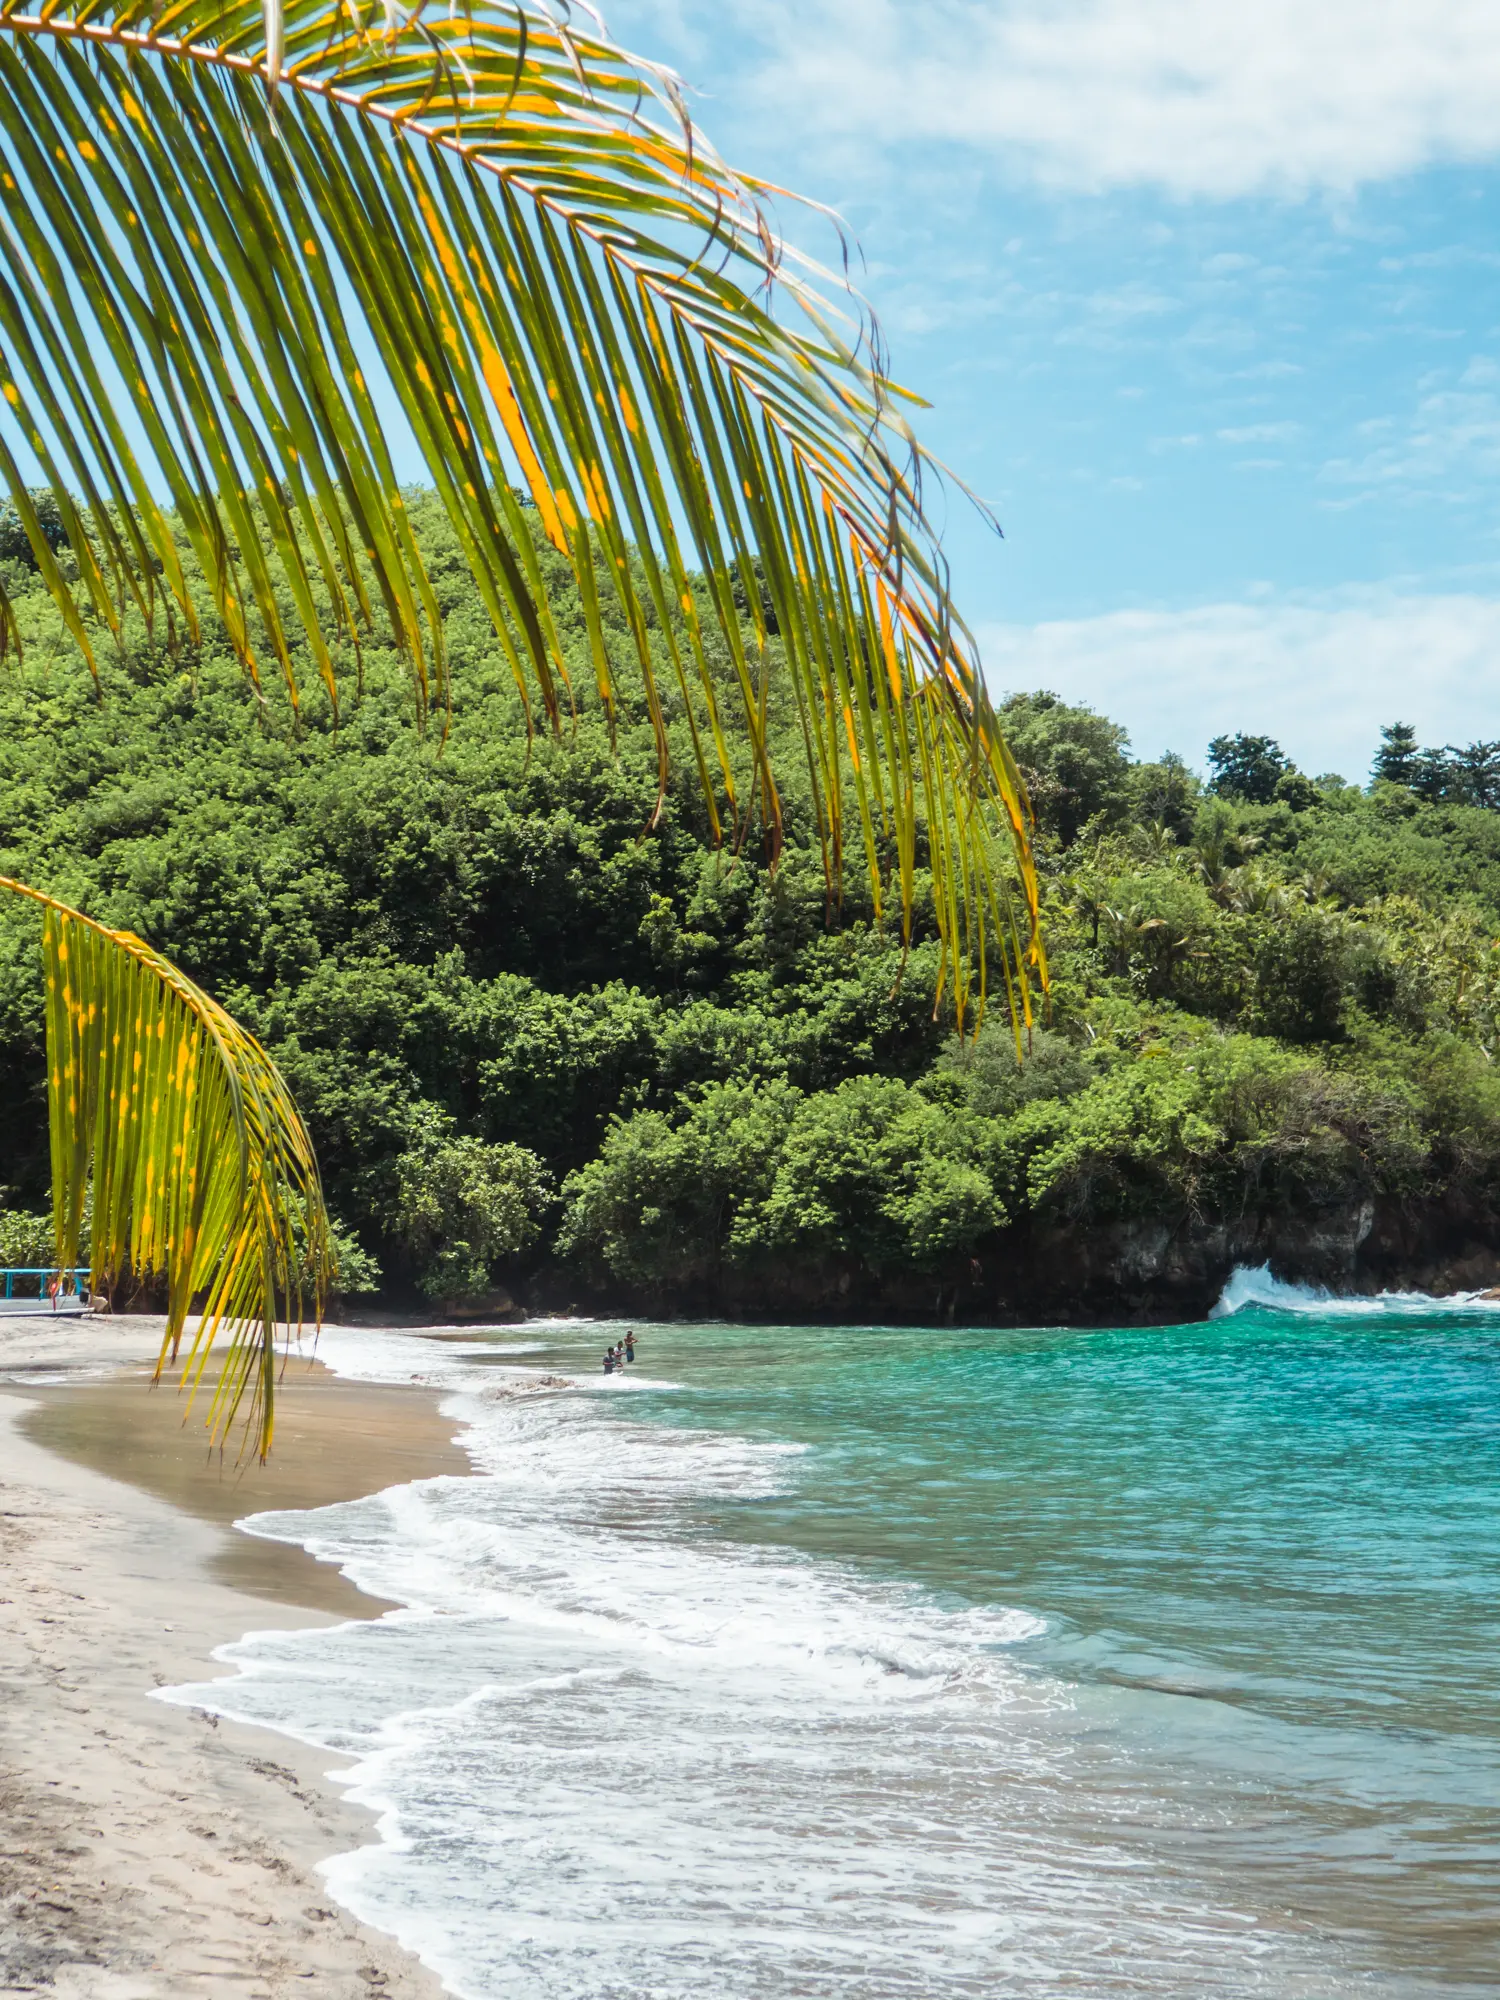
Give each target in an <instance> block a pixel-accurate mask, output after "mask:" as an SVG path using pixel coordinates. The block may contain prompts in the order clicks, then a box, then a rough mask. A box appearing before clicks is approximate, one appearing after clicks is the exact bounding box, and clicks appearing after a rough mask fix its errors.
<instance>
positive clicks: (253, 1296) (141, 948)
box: [0, 876, 334, 1458]
mask: <svg viewBox="0 0 1500 2000" xmlns="http://www.w3.org/2000/svg"><path fill="white" fill-rule="evenodd" d="M0 890H3V891H8V892H9V893H11V894H14V895H17V896H22V897H25V898H27V899H28V900H29V901H31V902H33V903H36V904H38V905H40V907H41V909H42V912H43V922H42V954H43V965H44V972H45V980H46V994H47V1006H46V1018H47V1093H48V1110H49V1115H50V1124H51V1133H52V1200H53V1219H54V1224H55V1228H56V1237H57V1259H58V1263H59V1265H60V1266H61V1267H62V1268H63V1269H64V1270H71V1269H72V1268H73V1267H74V1266H76V1265H77V1264H78V1261H79V1245H80V1241H81V1237H82V1232H83V1224H84V1216H85V1212H86V1202H87V1198H88V1197H89V1195H90V1194H92V1198H93V1211H92V1217H91V1221H90V1248H89V1268H90V1277H91V1286H92V1288H93V1289H95V1290H104V1289H113V1288H114V1287H115V1286H116V1285H117V1284H118V1283H120V1282H121V1281H122V1280H124V1279H126V1278H136V1279H141V1278H147V1277H155V1278H157V1279H158V1280H161V1281H163V1282H164V1283H165V1286H166V1294H167V1323H166V1329H165V1332H164V1334H163V1338H162V1347H161V1353H160V1356H159V1358H158V1361H157V1375H158V1377H160V1375H161V1374H162V1372H163V1370H164V1369H165V1368H166V1366H167V1364H168V1362H169V1361H175V1360H177V1359H178V1357H179V1350H180V1345H181V1342H182V1339H183V1335H184V1330H185V1327H186V1323H187V1319H188V1316H189V1314H190V1312H191V1311H192V1309H193V1307H194V1304H195V1303H196V1304H197V1306H198V1324H197V1328H196V1330H195V1332H194V1334H193V1337H192V1341H191V1345H190V1348H189V1352H188V1355H187V1357H186V1361H185V1363H184V1369H183V1377H184V1380H185V1381H186V1382H187V1383H188V1384H189V1385H190V1386H191V1387H192V1388H193V1389H194V1390H196V1387H197V1384H198V1382H199V1381H200V1379H201V1377H202V1374H203V1372H204V1369H205V1367H206V1365H207V1362H208V1360H209V1357H210V1354H211V1352H212V1351H213V1350H214V1349H215V1347H216V1345H217V1346H218V1347H219V1351H220V1353H221V1356H222V1366H221V1368H220V1372H219V1378H218V1382H217V1385H216V1387H215V1390H214V1394H213V1398H212V1401H211V1404H210V1409H209V1413H208V1421H209V1425H210V1428H211V1430H212V1433H213V1435H214V1437H215V1438H216V1440H217V1441H218V1442H219V1443H220V1444H222V1443H223V1441H224V1439H225V1437H226V1435H227V1433H228V1431H229V1429H230V1427H231V1426H232V1424H233V1423H234V1421H235V1419H236V1417H237V1415H239V1414H240V1413H241V1410H242V1408H244V1404H245V1398H246V1396H247V1395H248V1397H249V1404H248V1408H244V1416H245V1424H246V1436H247V1439H248V1440H249V1441H250V1443H251V1445H252V1447H253V1449H255V1450H256V1451H257V1452H258V1454H259V1455H260V1456H261V1457H262V1458H264V1456H265V1455H266V1453H267V1452H268V1451H269V1449H270V1446H271V1435H272V1423H273V1414H274V1411H273V1385H274V1368H275V1352H276V1336H277V1326H278V1322H279V1320H280V1319H281V1318H282V1317H283V1315H284V1316H285V1318H286V1319H287V1320H288V1321H290V1320H292V1319H295V1320H296V1321H297V1323H298V1325H299V1326H300V1325H301V1323H302V1321H303V1318H304V1315H307V1316H309V1317H311V1318H312V1320H313V1321H314V1323H316V1322H317V1321H319V1320H320V1319H321V1317H322V1310H323V1303H324V1300H325V1298H326V1296H327V1289H328V1286H329V1284H330V1282H331V1280H332V1278H333V1275H334V1269H333V1257H332V1249H331V1243H330V1238H329V1229H328V1218H327V1214H326V1212H325V1209H324V1206H323V1196H322V1188H321V1184H320V1180H319V1176H318V1167H317V1161H316V1158H315V1156H314V1154H313V1149H312V1142H311V1140H310V1139H309V1138H308V1135H307V1131H306V1128H305V1127H304V1125H303V1123H302V1120H301V1118H300V1117H299V1116H298V1113H297V1110H296V1107H295V1106H294V1105H293V1103H292V1100H291V1097H290V1095H289V1093H288V1091H287V1088H286V1085H285V1083H284V1082H283V1081H282V1079H281V1076H280V1074H279V1072H278V1071H277V1069H276V1067H275V1065H274V1063H273V1062H272V1061H271V1059H270V1057H269V1056H268V1055H267V1054H266V1052H265V1050H264V1049H263V1048H262V1047H261V1046H260V1044H259V1043H258V1042H257V1041H256V1040H255V1038H254V1037H253V1036H252V1035H250V1034H248V1033H247V1032H246V1030H245V1029H243V1028H242V1027H240V1026H239V1024H238V1023H237V1022H235V1021H234V1020H233V1019H232V1018H231V1016H230V1015H229V1014H227V1013H226V1012H225V1011H224V1009H223V1008H222V1007H220V1006H219V1004H218V1003H217V1001H215V1000H213V999H211V998H210V996H209V995H208V994H206V993H205V992H203V990H202V989H201V988H200V987H198V986H196V985H195V984H194V983H193V981H192V980H190V979H188V978H187V977H186V975H185V974H183V973H182V972H181V971H179V970H178V968H177V967H176V966H174V965H173V964H171V962H170V961H169V960H167V959H165V958H163V957H162V956H161V954H160V953H159V952H157V951H154V950H153V949H152V948H151V946H150V945H148V944H145V943H144V942H143V941H142V940H141V939H140V938H138V937H136V936H134V935H133V934H132V933H131V932H129V931H122V930H112V929H110V928H109V927H108V926H107V925H105V924H102V923H99V922H98V921H97V920H96V919H94V918H92V917H87V916H85V915H84V914H83V913H82V912H81V911H78V910H75V909H72V908H71V907H70V906H69V905H68V904H66V903H63V902H61V901H59V900H58V899H57V898H56V897H55V896H49V895H46V894H44V893H43V892H42V891H41V890H38V889H33V888H31V887H29V886H28V885H27V884H26V883H23V882H17V881H15V880H13V879H12V878H10V877H8V876H0Z"/></svg>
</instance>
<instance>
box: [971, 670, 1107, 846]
mask: <svg viewBox="0 0 1500 2000" xmlns="http://www.w3.org/2000/svg"><path fill="white" fill-rule="evenodd" d="M1000 716H1001V721H1002V723H1003V725H1004V728H1005V734H1006V739H1007V741H1008V742H1009V744H1010V747H1011V749H1012V751H1013V752H1014V753H1015V758H1016V762H1017V763H1018V764H1019V765H1020V767H1021V769H1022V771H1023V772H1024V774H1025V777H1026V785H1027V790H1028V791H1029V793H1030V795H1031V804H1032V809H1033V811H1034V812H1035V813H1036V816H1037V819H1038V822H1039V823H1040V824H1041V825H1042V826H1043V827H1045V828H1046V830H1047V831H1048V832H1049V833H1055V834H1056V835H1057V838H1058V839H1059V840H1060V841H1061V842H1062V844H1063V846H1064V847H1070V846H1071V845H1072V844H1073V842H1074V841H1075V840H1076V839H1077V838H1078V834H1079V830H1080V829H1081V828H1082V827H1083V826H1084V825H1085V823H1086V822H1087V821H1089V820H1091V819H1094V818H1096V817H1098V816H1099V815H1101V814H1103V815H1105V816H1106V818H1110V817H1115V816H1118V814H1119V813H1120V812H1121V811H1122V810H1123V807H1124V803H1125V798H1126V786H1127V782H1128V775H1129V771H1130V762H1129V759H1128V758H1127V757H1126V755H1125V750H1126V746H1127V744H1128V743H1129V741H1130V738H1129V735H1128V734H1127V733H1126V731H1125V730H1124V729H1122V728H1121V726H1120V725H1119V723H1117V722H1110V721H1108V720H1107V719H1106V718H1105V717H1104V716H1102V715H1096V714H1095V713H1094V711H1093V710H1092V709H1091V708H1082V707H1078V708H1074V707H1070V706H1069V704H1068V703H1067V702H1064V701H1059V699H1058V698H1057V696H1056V695H1055V694H1050V693H1048V692H1047V691H1045V690H1039V691H1038V692H1037V693H1036V694H1013V695H1011V696H1010V697H1009V699H1008V700H1007V701H1005V702H1004V703H1002V705H1001V709H1000Z"/></svg>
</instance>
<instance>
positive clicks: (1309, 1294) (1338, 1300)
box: [1208, 1264, 1500, 1319]
mask: <svg viewBox="0 0 1500 2000" xmlns="http://www.w3.org/2000/svg"><path fill="white" fill-rule="evenodd" d="M1497 1308H1500V1298H1496V1297H1494V1296H1492V1295H1491V1294H1489V1293H1487V1292H1450V1293H1448V1294H1446V1295H1444V1296H1441V1297H1438V1296H1435V1295H1434V1294H1433V1293H1431V1292H1372V1293H1367V1294H1365V1295H1363V1296H1360V1297H1350V1296H1348V1295H1344V1296H1340V1295H1339V1294H1338V1293H1335V1292H1331V1291H1329V1290H1328V1288H1327V1287H1326V1286H1325V1285H1294V1284H1288V1283H1287V1282H1286V1280H1285V1279H1283V1278H1278V1277H1276V1276H1275V1275H1274V1273H1273V1272H1272V1270H1271V1267H1270V1265H1269V1264H1256V1265H1253V1266H1252V1265H1249V1264H1237V1265H1236V1266H1235V1268H1234V1269H1233V1270H1232V1271H1231V1272H1230V1274H1229V1279H1228V1282H1227V1283H1226V1284H1225V1286H1224V1289H1223V1291H1222V1292H1221V1293H1220V1294H1219V1298H1218V1301H1217V1303H1216V1304H1215V1305H1214V1306H1213V1307H1212V1308H1211V1310H1210V1312H1209V1315H1208V1316H1209V1318H1210V1319H1230V1318H1232V1317H1233V1316H1234V1314H1236V1313H1241V1312H1249V1311H1260V1312H1275V1313H1305V1314H1310V1315H1315V1316H1316V1317H1317V1318H1319V1319H1329V1318H1335V1319H1338V1318H1351V1319H1359V1318H1371V1319H1374V1318H1379V1317H1381V1316H1382V1315H1385V1316H1388V1315H1389V1314H1390V1313H1392V1312H1393V1311H1394V1312H1409V1313H1412V1314H1422V1315H1424V1316H1425V1315H1429V1314H1431V1313H1435V1312H1475V1311H1485V1310H1487V1309H1497Z"/></svg>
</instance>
